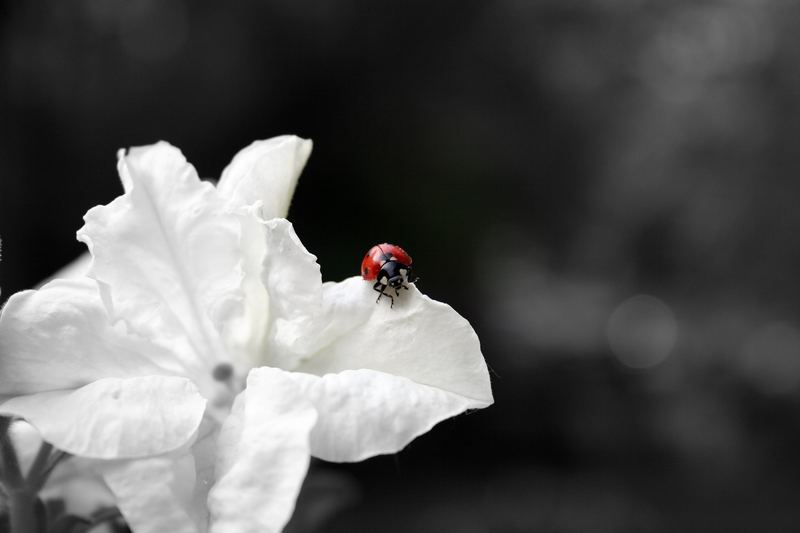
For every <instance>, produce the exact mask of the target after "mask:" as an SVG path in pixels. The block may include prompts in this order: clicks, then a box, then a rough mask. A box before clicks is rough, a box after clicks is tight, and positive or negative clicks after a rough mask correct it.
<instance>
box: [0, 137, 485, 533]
mask: <svg viewBox="0 0 800 533" xmlns="http://www.w3.org/2000/svg"><path fill="white" fill-rule="evenodd" d="M310 150H311V143H310V141H306V140H302V139H299V138H297V137H293V136H284V137H277V138H274V139H269V140H266V141H257V142H255V143H253V144H252V145H250V146H249V147H247V148H245V149H244V150H242V151H241V152H239V153H238V154H237V155H236V156H235V157H234V158H233V160H232V162H231V163H230V165H229V166H228V167H227V168H226V169H225V171H224V172H223V174H222V176H221V178H220V180H219V183H218V184H217V185H216V186H214V185H213V184H211V183H208V182H203V181H200V180H199V178H198V176H197V173H196V171H195V170H194V168H193V167H192V166H191V165H190V164H189V163H187V161H186V159H185V158H184V157H183V155H182V154H181V153H180V151H179V150H177V149H176V148H174V147H172V146H170V145H169V144H167V143H164V142H161V143H158V144H156V145H152V146H146V147H141V148H133V149H131V150H130V151H129V152H128V153H127V154H124V153H120V155H119V162H118V170H119V173H120V178H121V180H122V184H123V187H124V190H125V192H124V194H123V195H121V196H119V197H118V198H116V199H115V200H114V201H113V202H111V203H110V204H108V205H106V206H98V207H95V208H93V209H91V210H90V211H89V212H88V213H87V214H86V216H85V225H84V227H83V228H82V229H81V230H80V231H79V232H78V237H79V239H80V240H81V241H83V242H85V243H86V244H87V245H88V247H89V250H90V251H91V254H92V263H91V266H90V267H89V277H83V278H77V279H68V280H55V281H52V282H50V283H48V284H46V285H45V286H43V287H42V288H41V289H39V290H38V291H27V292H22V293H18V294H16V295H14V296H12V297H11V299H10V300H9V302H8V304H7V305H6V307H5V309H4V310H3V314H2V316H1V317H0V354H2V355H0V394H4V395H5V396H13V397H12V398H10V399H9V400H7V401H6V402H5V403H3V404H2V405H0V412H2V413H10V414H14V415H17V416H20V417H23V418H25V419H27V420H28V421H29V422H30V423H32V424H33V425H34V426H36V427H37V429H38V430H39V431H40V432H41V434H42V435H43V437H44V439H45V440H47V441H48V442H50V443H52V444H53V445H55V446H56V447H58V448H60V449H63V450H66V451H68V452H70V453H72V454H75V455H79V456H83V457H89V458H95V459H98V461H97V462H96V465H97V466H96V467H97V469H98V471H99V472H100V473H101V474H102V475H103V477H104V479H105V481H106V483H107V484H108V485H109V487H110V489H111V490H112V492H113V493H114V494H115V496H116V498H117V502H118V505H119V507H120V509H121V511H122V513H123V514H124V516H125V518H126V520H128V522H129V524H130V525H131V527H132V529H133V530H134V531H135V532H137V533H142V532H150V531H153V532H156V531H170V532H172V533H177V532H184V531H185V532H198V531H200V532H203V531H207V530H210V531H211V532H213V533H225V532H236V533H242V532H245V533H246V532H249V531H253V532H255V531H258V532H265V531H266V532H269V531H280V530H281V529H282V528H283V526H284V525H285V523H286V522H287V521H288V519H289V517H290V516H291V513H292V510H293V508H294V502H295V499H296V497H297V493H298V491H299V489H300V485H301V483H302V480H303V478H304V476H305V473H306V470H307V467H308V461H309V457H310V456H314V457H318V458H321V459H325V460H328V461H339V462H343V461H360V460H363V459H365V458H368V457H372V456H375V455H378V454H386V453H394V452H396V451H398V450H400V449H402V448H403V447H405V446H406V445H407V444H408V443H409V442H410V441H411V440H413V439H414V438H415V437H417V436H419V435H421V434H423V433H425V432H427V431H428V430H430V429H431V428H432V427H433V426H434V425H435V424H436V423H438V422H440V421H441V420H444V419H446V418H449V417H452V416H454V415H456V414H458V413H461V412H463V411H465V410H467V409H476V408H482V407H486V406H488V405H490V404H491V403H492V401H493V399H492V393H491V386H490V383H489V376H488V372H487V367H486V364H485V362H484V359H483V356H482V355H481V351H480V345H479V342H478V338H477V336H476V334H475V332H474V331H473V329H472V328H471V327H470V325H469V323H468V322H467V321H466V320H465V319H464V318H462V317H461V316H459V315H458V314H457V313H456V312H455V311H454V310H453V309H452V308H451V307H449V306H448V305H446V304H443V303H439V302H436V301H434V300H431V299H430V298H428V297H426V296H424V295H423V294H422V293H420V292H419V291H418V290H417V289H416V288H415V287H413V286H412V287H411V289H410V290H409V291H407V292H404V293H403V295H402V298H400V299H398V301H397V302H396V303H395V305H394V307H393V308H390V306H389V305H380V304H376V302H375V298H374V292H373V291H372V287H371V284H370V283H369V282H365V281H364V280H362V279H361V278H360V277H353V278H349V279H346V280H344V281H342V282H340V283H330V282H328V283H323V282H322V280H321V275H320V267H319V265H318V264H317V261H316V257H315V256H313V255H311V254H310V253H309V252H308V251H307V250H306V249H305V248H304V247H303V245H302V243H301V242H300V240H299V239H298V237H297V235H296V234H295V232H294V229H293V228H292V225H291V224H290V223H289V222H288V221H287V220H286V219H285V218H284V217H285V216H286V213H287V211H288V207H289V203H290V200H291V197H292V195H293V192H294V188H295V185H296V182H297V178H298V176H299V174H300V172H301V171H302V168H303V167H304V165H305V162H306V160H307V158H308V155H309V154H310ZM380 303H383V302H380Z"/></svg>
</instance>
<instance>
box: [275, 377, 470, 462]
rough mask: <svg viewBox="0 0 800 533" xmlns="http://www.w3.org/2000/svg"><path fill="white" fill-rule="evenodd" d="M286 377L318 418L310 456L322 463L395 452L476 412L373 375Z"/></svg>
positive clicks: (449, 397) (431, 390)
mask: <svg viewBox="0 0 800 533" xmlns="http://www.w3.org/2000/svg"><path fill="white" fill-rule="evenodd" d="M286 377H288V378H289V379H291V380H292V381H293V382H294V383H296V384H297V385H298V386H299V387H300V388H301V389H302V391H303V395H304V396H305V397H306V398H307V399H308V400H310V401H311V402H312V403H313V404H314V407H315V408H316V409H317V412H318V413H319V420H318V421H317V424H316V426H314V430H313V431H312V433H311V453H312V455H314V457H319V458H320V459H325V460H326V461H338V462H343V461H361V460H363V459H367V458H368V457H372V456H374V455H380V454H384V453H394V452H397V451H399V450H401V449H403V448H404V447H405V446H406V445H407V444H408V443H409V442H411V441H412V440H413V439H414V438H416V437H418V436H419V435H422V434H423V433H426V432H428V431H429V430H430V429H431V428H432V427H433V426H434V425H435V424H437V423H438V422H441V421H442V420H444V419H446V418H450V417H451V416H455V415H457V414H459V413H461V412H463V411H465V410H467V409H468V408H470V407H474V403H473V402H472V401H471V400H469V399H468V398H465V397H464V396H459V395H458V394H453V393H450V392H445V391H443V390H441V389H437V388H435V387H430V386H427V385H420V384H419V383H415V382H413V381H411V380H410V379H407V378H403V377H399V376H392V375H389V374H385V373H383V372H376V371H374V370H348V371H344V372H341V373H339V374H328V375H327V376H324V377H319V376H314V375H311V374H303V373H299V372H292V373H286Z"/></svg>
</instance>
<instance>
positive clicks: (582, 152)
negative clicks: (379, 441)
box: [0, 0, 800, 533]
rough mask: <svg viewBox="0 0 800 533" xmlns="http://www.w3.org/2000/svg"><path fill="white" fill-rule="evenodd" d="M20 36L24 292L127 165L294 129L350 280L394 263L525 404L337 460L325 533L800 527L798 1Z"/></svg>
mask: <svg viewBox="0 0 800 533" xmlns="http://www.w3.org/2000/svg"><path fill="white" fill-rule="evenodd" d="M0 40H1V42H2V44H1V45H0V91H1V93H0V94H1V95H2V97H1V98H0V234H1V235H2V238H3V262H2V263H1V264H0V269H1V270H0V285H2V288H3V295H2V297H3V298H7V297H8V295H9V294H11V293H12V292H14V291H17V290H21V289H23V288H27V287H31V286H33V285H35V284H36V283H37V282H38V281H40V280H41V279H42V278H44V277H46V276H48V275H49V274H50V273H52V272H53V271H55V270H56V269H58V268H59V267H61V266H63V265H64V264H65V263H66V262H68V261H69V260H71V259H72V258H74V257H76V256H77V255H79V254H80V253H81V251H82V248H81V245H79V243H77V242H76V241H75V238H74V233H75V231H76V230H77V229H78V228H79V227H80V226H81V224H82V221H81V217H82V215H83V213H84V212H85V211H86V210H87V209H88V208H90V207H92V206H94V205H96V204H105V203H108V202H109V201H111V200H112V199H113V198H114V197H115V196H116V195H117V194H119V193H120V191H121V187H120V185H119V183H118V181H117V177H116V171H115V152H116V150H117V149H118V148H120V147H126V146H130V145H139V144H148V143H152V142H154V141H156V140H159V139H165V140H168V141H170V142H171V143H173V144H175V145H177V146H179V147H180V148H181V149H182V150H183V151H184V153H185V155H186V156H187V158H188V159H189V160H190V161H191V162H193V163H194V165H195V166H196V167H197V168H198V170H199V172H200V174H201V176H203V177H209V178H211V177H216V176H218V175H219V174H220V172H221V171H222V169H223V168H224V166H225V165H226V164H227V163H228V161H229V160H230V158H231V157H232V156H233V154H234V153H235V152H236V151H237V150H238V149H240V148H242V147H244V146H245V145H247V144H249V143H250V142H251V141H253V140H254V139H257V138H266V137H270V136H274V135H278V134H283V133H296V134H298V135H301V136H304V137H310V138H312V139H313V140H314V143H315V147H314V152H313V154H312V156H311V160H310V162H309V164H308V166H307V168H306V171H305V173H304V174H303V177H302V179H301V181H300V184H299V186H298V189H297V194H296V196H295V198H294V203H293V207H292V210H291V213H290V219H291V220H292V221H293V222H294V224H295V227H296V229H297V233H298V234H299V236H300V238H301V239H302V240H303V242H304V243H305V245H306V246H307V247H308V248H309V250H310V251H311V252H312V253H315V254H316V255H317V256H318V257H319V261H320V264H321V265H322V269H323V277H324V278H325V279H327V280H338V279H341V278H344V277H347V276H350V275H355V274H357V273H358V267H359V264H360V259H361V257H362V255H363V253H364V252H365V251H366V249H367V248H369V247H370V246H371V245H372V244H374V243H376V242H382V241H389V242H396V243H398V244H401V245H402V246H404V247H406V248H407V249H408V250H409V251H410V252H411V254H412V255H413V257H414V264H415V266H416V267H417V269H418V271H419V274H420V275H421V276H422V281H421V282H420V288H421V289H422V290H423V291H425V292H427V293H428V294H430V295H431V296H432V297H434V298H436V299H439V300H443V301H446V302H448V303H450V304H451V305H453V307H455V308H456V309H457V310H458V311H459V312H460V313H461V314H463V315H464V316H466V317H467V318H468V319H469V320H470V321H471V322H472V324H473V326H474V327H475V329H476V330H477V331H478V334H479V336H480V338H481V340H482V345H483V349H484V354H485V356H486V359H487V361H488V363H489V365H490V366H491V368H492V369H493V372H494V378H493V379H494V391H495V397H496V404H495V405H494V406H493V407H491V408H490V409H487V410H485V411H480V412H476V413H474V414H470V415H467V416H461V417H458V418H456V419H454V420H450V421H447V422H445V423H442V424H441V425H440V426H439V427H438V428H436V429H435V430H434V431H432V432H431V433H430V434H428V435H425V436H424V437H422V438H420V439H418V440H417V441H415V442H414V443H412V444H411V445H410V446H409V447H408V448H407V449H406V450H404V451H403V452H401V453H400V454H398V455H397V456H393V457H380V458H376V459H373V460H370V461H366V462H364V463H361V464H357V465H344V466H334V465H321V466H317V467H315V470H314V474H313V475H312V476H311V478H310V481H309V483H310V484H314V487H312V489H313V490H309V491H308V492H307V493H306V495H304V498H303V499H302V500H301V504H300V507H299V511H298V515H297V517H296V519H295V523H294V524H293V526H292V527H293V528H295V529H296V530H297V531H301V530H302V531H307V530H312V529H314V527H316V528H317V530H319V531H329V532H350V531H386V532H410V531H413V532H442V531H463V532H468V533H471V532H476V533H477V532H539V531H542V532H589V531H591V532H625V531H630V532H650V531H656V532H662V531H702V532H705V531H730V532H736V531H741V532H749V531H756V530H763V531H789V530H797V528H798V527H800V510H798V507H797V499H798V495H800V452H798V447H799V446H800V416H799V415H800V322H798V318H799V315H800V299H799V297H800V284H799V283H798V282H797V280H796V277H797V275H798V272H799V271H800V269H799V268H798V267H800V244H799V243H798V239H797V233H798V231H799V230H800V210H798V209H797V202H798V193H800V184H798V180H797V176H798V170H800V153H799V152H798V150H797V146H798V134H799V133H800V120H798V119H800V67H799V66H798V65H800V4H798V3H793V2H785V1H780V0H774V1H771V0H760V1H756V0H748V1H746V0H738V1H733V0H731V1H694V0H687V1H679V0H676V1H662V2H656V1H648V0H639V1H636V0H633V1H614V0H585V1H577V0H566V1H565V0H550V1H537V2H527V1H524V0H516V1H515V0H506V1H500V2H492V3H488V2H481V1H477V0H458V1H456V0H446V1H438V2H430V1H426V2H424V1H420V0H410V1H405V2H389V3H375V2H369V1H366V0H358V1H355V0H340V1H337V2H310V1H306V0H293V1H291V2H278V1H249V2H236V3H229V4H226V5H224V7H223V5H222V4H220V3H218V2H212V1H209V0H206V1H201V2H192V3H191V5H190V3H189V2H187V1H182V0H158V1H156V0H139V1H130V0H125V1H123V0H85V1H78V2H64V1H61V0H49V1H38V0H37V1H26V2H3V3H0ZM315 491H316V492H315ZM314 495H316V496H314ZM334 511H335V512H334Z"/></svg>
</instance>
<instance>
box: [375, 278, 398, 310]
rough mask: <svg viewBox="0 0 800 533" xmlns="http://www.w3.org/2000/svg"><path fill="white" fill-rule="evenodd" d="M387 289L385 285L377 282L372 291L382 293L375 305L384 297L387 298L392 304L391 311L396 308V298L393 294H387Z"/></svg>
mask: <svg viewBox="0 0 800 533" xmlns="http://www.w3.org/2000/svg"><path fill="white" fill-rule="evenodd" d="M386 287H387V286H386V285H384V284H383V283H381V282H380V281H377V282H375V285H373V286H372V290H374V291H376V292H379V293H380V294H378V299H377V300H375V303H378V302H380V301H381V297H382V296H386V297H387V298H389V300H391V302H392V303H391V304H390V305H389V308H390V309H391V308H392V307H394V298H393V297H392V295H391V294H388V293H387V292H385V291H386Z"/></svg>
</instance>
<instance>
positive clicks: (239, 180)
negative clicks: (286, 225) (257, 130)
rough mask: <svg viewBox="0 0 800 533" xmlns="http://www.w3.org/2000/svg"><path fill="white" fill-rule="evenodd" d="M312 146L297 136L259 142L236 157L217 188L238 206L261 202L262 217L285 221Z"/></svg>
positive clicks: (285, 136)
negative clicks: (283, 219)
mask: <svg viewBox="0 0 800 533" xmlns="http://www.w3.org/2000/svg"><path fill="white" fill-rule="evenodd" d="M311 146H312V145H311V141H309V140H306V139H301V138H299V137H295V136H294V135H283V136H281V137H274V138H272V139H267V140H264V141H256V142H254V143H253V144H251V145H250V146H248V147H247V148H245V149H243V150H241V151H240V152H239V153H238V154H236V156H235V157H234V158H233V160H232V161H231V163H230V164H229V165H228V167H227V168H226V169H225V170H224V171H223V172H222V177H221V178H220V180H219V184H218V185H217V188H218V190H219V192H220V194H222V195H223V196H225V197H226V198H227V199H228V201H229V202H230V204H231V205H232V206H234V207H241V206H249V205H253V204H255V203H256V202H261V204H262V205H261V209H262V211H261V217H262V218H264V219H270V218H285V217H286V214H287V213H288V212H289V203H290V202H291V200H292V195H293V194H294V189H295V186H296V185H297V179H298V178H299V177H300V173H301V172H302V171H303V167H304V166H305V164H306V161H307V160H308V156H309V155H310V154H311Z"/></svg>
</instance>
